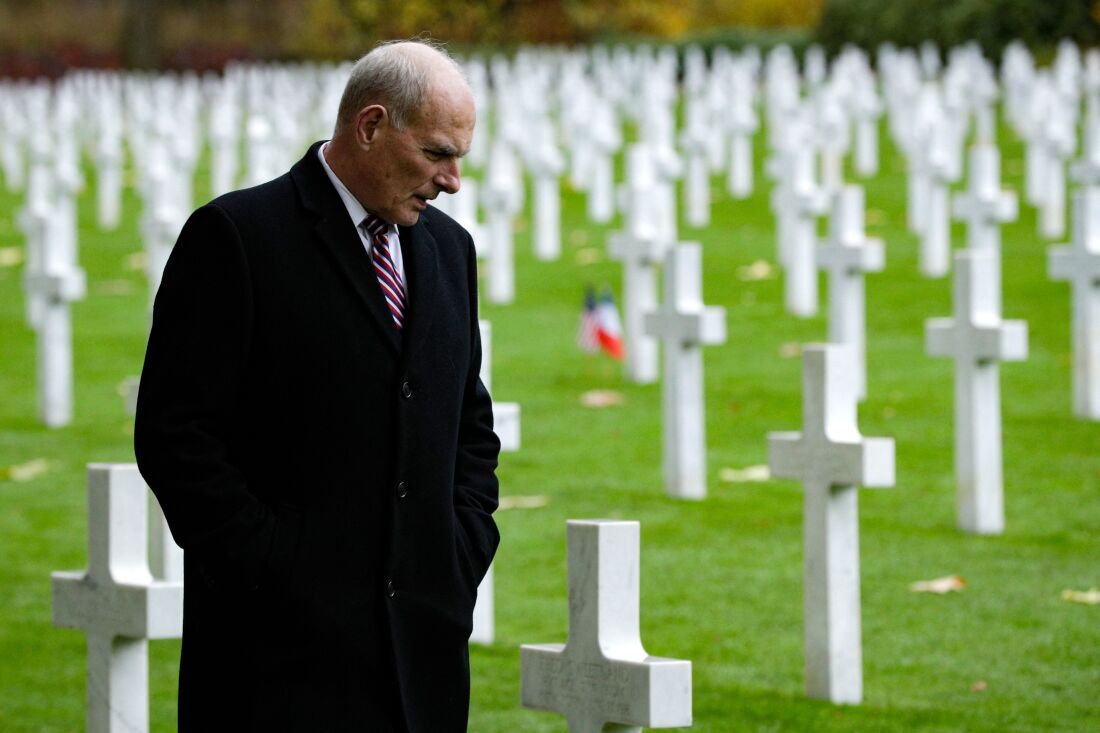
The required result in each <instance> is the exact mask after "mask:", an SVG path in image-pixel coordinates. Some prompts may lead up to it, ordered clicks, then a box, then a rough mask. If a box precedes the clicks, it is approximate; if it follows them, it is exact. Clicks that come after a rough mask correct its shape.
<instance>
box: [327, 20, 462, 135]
mask: <svg viewBox="0 0 1100 733" xmlns="http://www.w3.org/2000/svg"><path fill="white" fill-rule="evenodd" d="M410 43H415V44H418V45H420V46H424V47H425V48H428V49H431V50H433V51H434V52H435V53H436V54H437V55H438V57H439V59H440V60H441V61H443V62H444V63H445V64H446V65H449V66H450V67H451V68H453V69H454V70H455V71H456V72H457V73H458V75H459V77H461V78H462V79H465V76H466V75H465V74H464V73H463V71H462V67H461V66H459V65H458V62H457V61H455V60H454V59H453V58H451V56H450V54H448V53H447V51H446V49H445V48H444V47H443V45H442V44H440V43H437V42H435V41H432V40H430V39H424V38H414V39H411V40H408V41H385V42H383V43H380V44H378V45H377V46H375V48H374V49H373V50H371V51H370V52H369V53H368V54H366V55H365V56H363V57H362V58H361V59H359V60H358V61H356V62H355V65H354V66H352V67H351V74H350V76H349V77H348V83H347V85H346V86H345V87H344V94H343V96H342V97H340V109H339V111H338V112H337V115H336V128H337V129H340V128H343V127H345V126H347V125H350V124H352V123H353V122H354V120H355V115H356V114H357V113H358V112H359V110H361V109H363V108H364V107H366V106H368V105H371V104H381V105H382V106H383V107H385V108H386V112H387V113H388V114H389V117H390V122H391V123H392V124H393V126H394V127H396V128H397V129H399V130H401V129H404V128H405V126H407V125H408V124H409V123H411V122H413V121H415V119H416V117H417V115H419V114H420V110H421V109H422V108H423V106H424V101H425V98H426V97H427V95H428V90H429V88H430V87H431V84H432V81H433V75H432V71H433V67H434V65H433V64H429V63H425V62H424V60H423V58H422V57H420V58H418V56H419V54H413V53H409V45H408V44H410ZM435 68H438V67H435Z"/></svg>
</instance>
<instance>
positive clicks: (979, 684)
mask: <svg viewBox="0 0 1100 733" xmlns="http://www.w3.org/2000/svg"><path fill="white" fill-rule="evenodd" d="M988 688H989V685H988V684H986V681H985V680H975V682H974V684H972V685H971V686H970V691H971V692H985V691H986V690H987V689H988Z"/></svg>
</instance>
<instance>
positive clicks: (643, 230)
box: [608, 145, 671, 384]
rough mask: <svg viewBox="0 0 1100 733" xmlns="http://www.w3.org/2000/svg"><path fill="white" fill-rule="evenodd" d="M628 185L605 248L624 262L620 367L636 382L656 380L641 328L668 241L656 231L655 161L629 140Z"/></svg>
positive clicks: (653, 356)
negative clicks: (617, 226)
mask: <svg viewBox="0 0 1100 733" xmlns="http://www.w3.org/2000/svg"><path fill="white" fill-rule="evenodd" d="M626 165H627V185H626V187H625V188H624V189H623V191H622V193H623V197H624V199H625V201H624V202H623V203H624V206H623V208H624V210H625V211H624V222H623V224H624V231H622V232H617V233H615V234H612V235H611V237H610V238H609V239H608V250H609V253H610V255H611V257H613V258H614V259H617V260H621V261H622V263H623V332H624V336H625V340H626V359H625V362H624V368H625V370H626V375H627V378H628V379H630V380H631V381H632V382H635V383H637V384H651V383H653V382H655V381H657V371H658V361H657V341H656V339H654V338H653V337H652V336H650V335H648V334H647V333H646V329H645V314H646V313H648V312H650V311H652V310H654V309H655V308H656V307H657V272H656V266H657V265H658V264H659V263H660V262H661V261H662V260H663V258H664V254H665V250H666V249H667V248H668V247H669V246H670V245H671V242H670V241H669V240H667V239H666V238H665V237H664V236H663V235H662V233H661V229H660V225H659V222H658V220H657V219H658V217H657V214H656V210H655V209H656V208H657V207H656V205H655V202H654V199H653V196H654V191H655V189H656V188H657V171H656V164H655V162H654V160H653V155H652V151H651V150H650V149H649V147H648V146H646V145H632V146H631V148H630V150H629V152H628V154H627V160H626Z"/></svg>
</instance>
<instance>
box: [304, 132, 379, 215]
mask: <svg viewBox="0 0 1100 733" xmlns="http://www.w3.org/2000/svg"><path fill="white" fill-rule="evenodd" d="M327 147H328V143H327V142H326V143H325V144H324V145H322V146H321V147H319V148H317V158H318V159H319V160H320V161H321V166H322V167H323V168H324V169H325V175H327V176H328V179H329V180H330V181H332V185H333V187H334V188H336V193H338V194H340V200H341V201H343V202H344V208H346V209H347V210H348V216H350V217H351V222H352V224H354V225H355V227H356V229H358V228H359V227H361V226H362V224H363V221H364V220H365V219H366V218H367V216H368V213H367V210H366V209H364V208H363V205H362V204H361V203H359V199H357V198H355V196H353V195H352V193H351V191H349V190H348V187H347V186H345V185H344V182H343V181H341V180H340V178H339V177H338V176H337V175H336V173H335V172H334V171H333V170H332V167H331V166H330V165H329V164H328V161H327V160H325V148H327ZM392 228H393V225H392V224H389V223H388V222H387V224H386V231H387V232H388V231H390V230H391V229H392Z"/></svg>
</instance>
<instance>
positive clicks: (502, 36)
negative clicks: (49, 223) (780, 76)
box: [0, 0, 1100, 77]
mask: <svg viewBox="0 0 1100 733" xmlns="http://www.w3.org/2000/svg"><path fill="white" fill-rule="evenodd" d="M423 33H430V34H431V35H432V36H433V37H434V38H437V39H440V40H445V41H448V42H449V43H451V44H453V46H454V47H455V48H457V49H458V50H470V49H472V48H474V47H478V48H486V47H488V48H499V49H508V48H512V47H514V46H516V45H518V44H522V43H548V44H561V45H570V44H584V43H594V42H618V41H633V40H646V39H648V40H656V41H662V42H673V43H680V44H690V43H698V44H701V45H703V46H704V47H706V46H711V45H716V44H724V45H728V46H731V47H739V46H743V45H746V44H750V43H751V44H756V45H759V46H762V47H764V48H767V47H769V46H771V45H774V44H776V43H789V44H791V45H793V46H795V48H796V49H801V48H803V47H805V46H807V45H808V44H810V43H814V42H820V43H822V44H823V45H824V46H825V47H826V49H828V50H830V51H836V50H839V49H840V48H841V47H842V46H843V45H845V44H846V43H854V44H857V45H860V46H863V47H865V48H868V49H874V48H876V47H877V46H878V45H879V44H881V43H882V42H884V41H891V42H893V43H895V44H897V45H910V46H912V45H917V44H919V43H921V42H922V41H924V40H927V39H932V40H935V41H937V42H938V43H940V44H941V45H945V46H948V45H954V44H958V43H962V42H964V41H968V40H971V39H973V40H976V41H978V42H979V43H980V44H981V45H982V47H983V48H984V49H985V51H986V53H988V54H991V55H993V56H994V57H999V55H1000V52H1001V50H1002V49H1003V48H1004V46H1005V45H1006V44H1007V43H1008V42H1009V41H1011V40H1013V39H1015V38H1019V39H1021V40H1023V41H1024V42H1026V43H1028V44H1029V45H1030V46H1032V47H1033V48H1035V49H1037V50H1038V51H1040V53H1041V52H1042V49H1043V48H1044V47H1049V48H1053V46H1054V45H1055V44H1056V43H1057V42H1058V41H1059V40H1061V39H1062V38H1070V39H1073V40H1076V41H1077V42H1078V43H1081V44H1082V45H1095V44H1097V43H1100V0H889V1H888V2H884V1H883V0H678V1H677V2H671V1H670V0H477V1H468V2H450V3H440V2H438V0H263V1H262V2H261V1H260V0H51V2H49V3H42V2H39V0H4V2H3V3H0V76H22V77H27V76H36V75H43V74H44V75H47V76H56V75H59V74H60V73H63V72H64V70H65V69H66V68H68V67H72V66H94V67H107V68H139V69H141V68H169V69H198V70H206V69H217V68H220V67H222V66H223V65H224V64H225V63H226V62H227V61H229V60H233V59H243V60H295V59H297V60H307V59H313V60H342V59H348V58H355V57H357V56H359V55H361V54H362V53H364V52H365V51H366V50H368V49H369V48H370V47H371V46H372V45H373V44H374V43H375V42H376V41H377V40H379V39H383V38H402V37H411V36H415V35H420V34H423Z"/></svg>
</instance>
